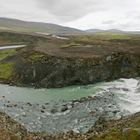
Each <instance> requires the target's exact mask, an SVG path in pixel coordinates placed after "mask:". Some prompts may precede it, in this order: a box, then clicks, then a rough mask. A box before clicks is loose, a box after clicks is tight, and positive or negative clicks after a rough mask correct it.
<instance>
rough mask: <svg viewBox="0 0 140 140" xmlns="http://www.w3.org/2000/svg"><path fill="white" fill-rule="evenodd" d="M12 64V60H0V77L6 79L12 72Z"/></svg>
mask: <svg viewBox="0 0 140 140" xmlns="http://www.w3.org/2000/svg"><path fill="white" fill-rule="evenodd" d="M13 66H14V63H12V62H7V63H6V62H0V79H4V80H6V79H8V78H10V77H11V76H12V74H13Z"/></svg>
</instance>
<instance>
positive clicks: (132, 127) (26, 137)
mask: <svg viewBox="0 0 140 140" xmlns="http://www.w3.org/2000/svg"><path fill="white" fill-rule="evenodd" d="M0 130H1V131H0V139H1V140H70V139H71V140H139V139H140V113H136V114H134V115H131V116H128V117H124V118H122V119H120V120H118V121H105V120H104V118H102V117H101V118H100V119H99V121H98V122H97V123H96V125H95V126H94V127H93V128H92V129H91V130H90V131H89V132H87V133H85V134H77V133H74V132H72V131H71V132H67V133H61V134H57V135H48V134H47V133H29V132H28V133H27V131H26V129H25V128H24V127H22V126H21V125H20V124H18V123H17V122H15V121H13V120H12V119H11V118H10V117H9V116H7V115H6V114H4V113H0Z"/></svg>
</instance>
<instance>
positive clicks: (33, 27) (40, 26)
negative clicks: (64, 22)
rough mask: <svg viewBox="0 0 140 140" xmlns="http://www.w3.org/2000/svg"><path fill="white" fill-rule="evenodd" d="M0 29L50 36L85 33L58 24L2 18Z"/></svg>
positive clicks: (0, 19)
mask: <svg viewBox="0 0 140 140" xmlns="http://www.w3.org/2000/svg"><path fill="white" fill-rule="evenodd" d="M0 29H1V30H13V31H20V32H40V33H48V34H74V33H82V32H83V31H81V30H78V29H74V28H69V27H65V26H60V25H57V24H50V23H41V22H27V21H22V20H17V19H10V18H0Z"/></svg>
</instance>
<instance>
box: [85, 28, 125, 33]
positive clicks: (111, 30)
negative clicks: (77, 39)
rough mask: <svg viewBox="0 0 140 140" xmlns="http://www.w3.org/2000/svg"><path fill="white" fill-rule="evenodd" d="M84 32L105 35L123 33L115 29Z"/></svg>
mask: <svg viewBox="0 0 140 140" xmlns="http://www.w3.org/2000/svg"><path fill="white" fill-rule="evenodd" d="M86 32H87V33H106V32H111V33H123V32H124V31H121V30H117V29H109V30H100V29H89V30H86Z"/></svg>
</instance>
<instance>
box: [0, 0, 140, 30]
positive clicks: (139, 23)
mask: <svg viewBox="0 0 140 140" xmlns="http://www.w3.org/2000/svg"><path fill="white" fill-rule="evenodd" d="M0 17H10V18H17V19H22V20H28V21H40V22H47V23H56V24H61V25H65V26H70V27H75V28H79V29H89V28H94V29H95V28H96V29H122V30H140V0H0Z"/></svg>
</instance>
